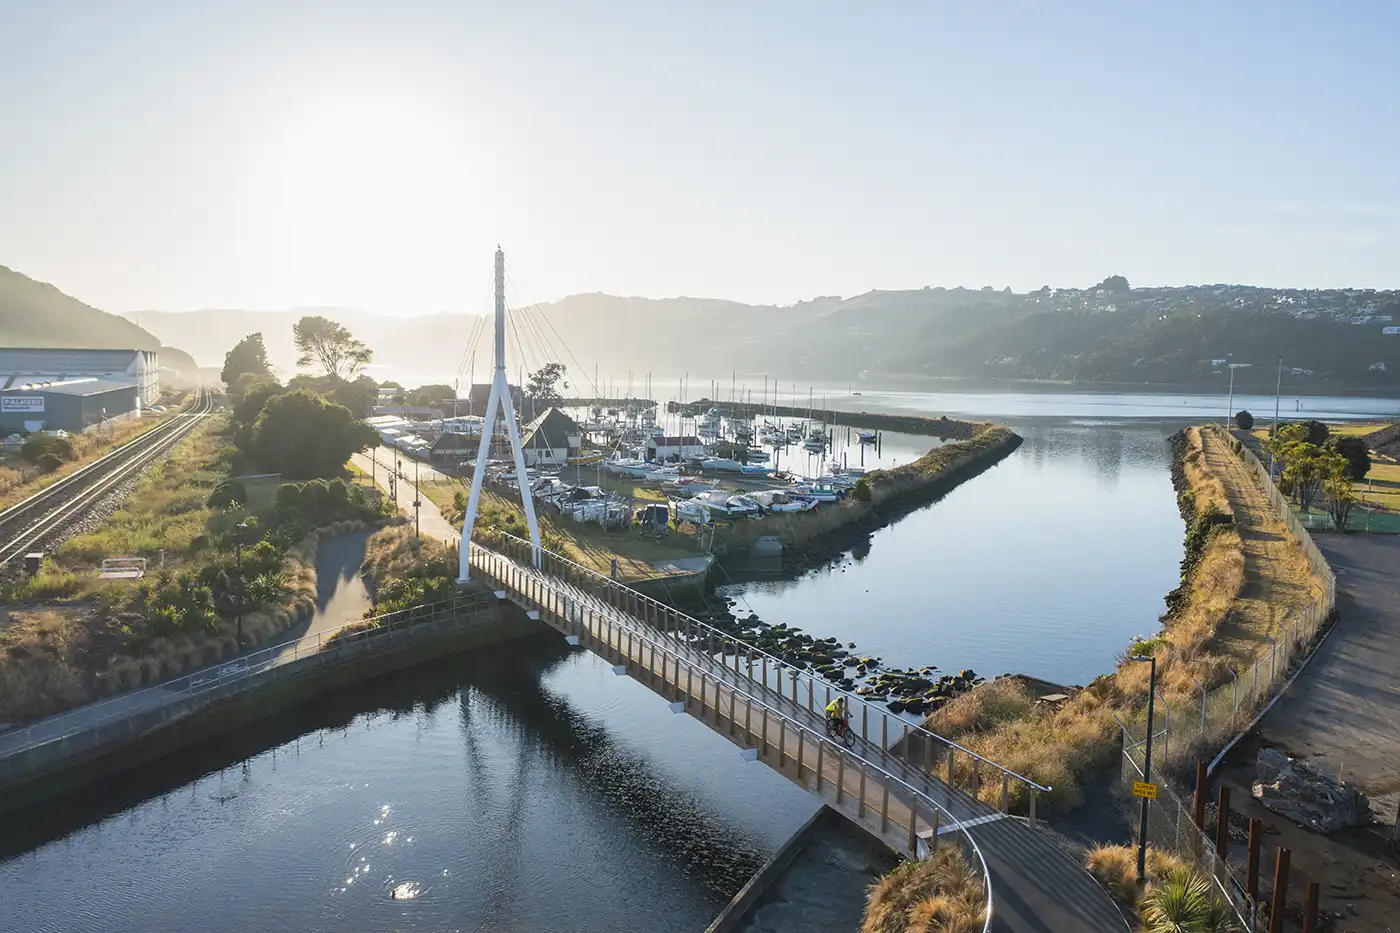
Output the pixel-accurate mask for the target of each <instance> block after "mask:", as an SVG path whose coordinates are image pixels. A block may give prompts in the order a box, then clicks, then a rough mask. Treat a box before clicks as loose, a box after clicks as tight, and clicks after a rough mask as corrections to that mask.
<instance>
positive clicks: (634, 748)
mask: <svg viewBox="0 0 1400 933" xmlns="http://www.w3.org/2000/svg"><path fill="white" fill-rule="evenodd" d="M1221 401H1222V403H1223V400H1221ZM829 404H830V405H831V407H834V408H840V407H846V408H856V409H865V410H872V411H873V410H890V411H919V412H934V413H941V412H945V411H946V412H947V413H948V414H949V415H950V416H956V415H966V416H972V417H983V418H990V419H994V420H998V421H1002V422H1003V423H1006V424H1009V425H1010V426H1011V427H1013V428H1014V429H1015V430H1017V431H1018V433H1020V434H1021V435H1022V436H1023V437H1024V438H1025V444H1024V445H1023V446H1022V447H1021V448H1020V449H1019V450H1017V451H1016V452H1015V453H1014V454H1012V455H1011V456H1010V457H1008V458H1007V459H1006V460H1005V461H1003V462H1002V463H1000V464H999V465H997V466H995V467H993V468H992V469H990V470H988V471H987V472H986V473H984V474H982V475H981V476H979V477H977V478H975V479H974V480H972V481H971V482H969V483H967V484H965V485H963V486H962V487H960V488H958V489H957V490H954V491H953V492H952V493H950V494H949V495H948V496H946V497H945V498H944V499H943V500H942V501H939V502H936V503H934V504H932V505H929V506H926V507H924V508H921V509H918V510H915V511H914V512H912V513H911V514H909V515H906V516H904V517H903V518H902V519H901V520H900V521H898V522H896V523H894V524H892V525H890V526H888V527H886V528H884V529H882V530H880V531H878V532H876V533H875V534H874V535H873V536H872V537H871V539H870V540H869V542H868V543H867V544H864V545H862V546H860V547H858V548H856V549H854V550H853V551H851V552H849V553H847V554H845V555H843V556H842V557H841V558H840V559H839V560H837V561H834V562H832V563H831V564H830V565H828V566H824V567H821V568H817V569H814V570H811V571H809V572H807V573H805V574H803V575H802V576H800V577H799V578H797V579H795V580H794V579H766V580H750V581H745V582H742V583H739V584H735V585H734V589H732V590H731V591H730V592H732V593H733V594H734V595H735V598H736V599H738V600H739V601H740V608H741V609H742V608H743V607H744V606H745V605H748V606H751V607H752V608H753V609H754V610H755V611H757V612H758V613H759V614H760V615H761V616H762V617H763V618H765V619H767V620H769V621H772V622H778V621H787V622H792V623H794V624H797V625H801V626H803V627H805V628H807V629H808V630H810V631H812V632H813V633H814V634H818V635H823V636H825V635H837V636H838V637H840V638H842V639H843V640H855V641H857V642H858V643H859V644H860V645H861V647H862V648H863V649H864V650H865V651H867V652H871V653H875V654H880V655H882V656H883V657H884V658H885V660H886V661H888V662H889V663H892V664H900V665H908V664H919V665H923V664H928V663H933V664H937V665H938V666H939V667H940V668H942V669H944V670H951V671H955V670H958V669H961V668H965V667H971V668H974V669H976V670H977V671H978V672H979V673H982V674H984V675H987V676H990V675H994V674H997V673H1001V672H1003V671H1022V672H1026V673H1031V674H1036V675H1039V676H1042V677H1045V678H1048V679H1051V680H1056V681H1060V682H1066V683H1076V682H1078V683H1082V682H1084V681H1086V680H1088V679H1090V678H1092V677H1093V676H1095V675H1097V674H1098V673H1102V672H1103V671H1105V670H1107V669H1108V668H1109V667H1110V666H1111V665H1112V663H1113V659H1114V656H1115V654H1116V653H1117V652H1118V651H1120V650H1121V649H1122V648H1123V646H1124V645H1125V644H1126V642H1127V640H1128V639H1129V638H1130V637H1131V636H1132V635H1134V634H1137V633H1146V632H1149V631H1151V630H1152V629H1153V628H1154V627H1155V625H1156V619H1157V616H1158V614H1159V613H1160V611H1161V609H1162V605H1163V604H1162V596H1163V595H1164V594H1165V593H1166V592H1167V591H1168V590H1169V589H1171V587H1172V586H1173V585H1175V582H1176V577H1177V562H1178V561H1179V559H1180V553H1181V538H1182V525H1181V521H1180V518H1179V516H1178V515H1177V511H1176V505H1175V501H1174V495H1173V492H1172V488H1171V483H1170V478H1169V476H1168V474H1167V469H1166V466H1167V450H1166V443H1165V442H1166V438H1167V436H1168V435H1169V434H1170V433H1171V432H1172V431H1174V430H1175V429H1176V428H1177V427H1178V426H1179V425H1180V424H1181V423H1184V422H1185V421H1187V420H1199V419H1200V418H1201V417H1202V411H1200V410H1198V409H1197V408H1196V407H1193V404H1192V403H1191V402H1190V401H1187V402H1182V401H1181V397H1176V405H1179V406H1180V408H1181V409H1182V410H1181V411H1179V412H1178V411H1177V408H1176V405H1173V404H1172V402H1170V401H1165V402H1164V401H1163V400H1162V399H1161V398H1159V397H1152V398H1144V397H1137V396H1118V397H1116V401H1110V402H1104V401H1102V400H1094V401H1086V400H1085V399H1084V398H1083V397H1081V396H1075V395H1065V394H1061V395H1056V396H1054V397H1053V398H1051V399H1038V398H1034V397H1021V396H1006V397H1003V399H1002V402H1001V403H998V402H997V401H996V397H995V396H991V395H985V394H984V395H976V396H974V395H973V394H971V393H969V394H965V395H962V396H960V397H959V398H951V397H949V396H946V395H945V396H923V397H919V396H916V395H911V394H909V393H883V394H877V393H874V392H864V393H862V395H861V396H847V397H845V398H843V399H840V400H839V402H837V401H832V400H829ZM1199 404H1200V405H1201V406H1204V405H1205V402H1201V403H1199ZM1212 404H1214V403H1213V402H1212ZM1328 405H1329V406H1330V408H1329V409H1327V410H1330V411H1332V412H1333V415H1332V417H1344V416H1347V415H1352V416H1359V417H1377V416H1382V415H1384V414H1387V413H1394V412H1395V411H1396V406H1395V403H1393V402H1372V401H1371V400H1361V399H1344V400H1330V401H1328ZM999 407H1000V410H998V408H999ZM1237 407H1238V406H1237ZM1322 410H1324V409H1323V408H1322V407H1321V406H1319V408H1317V409H1311V408H1310V411H1309V413H1311V414H1316V413H1318V412H1319V411H1322ZM1221 411H1223V404H1222V405H1221ZM929 443H930V441H929V440H928V439H926V438H918V437H907V436H899V435H894V434H886V435H884V436H883V437H882V440H881V445H880V449H879V451H878V452H877V453H875V454H873V456H874V457H875V459H876V460H878V461H879V462H878V465H888V464H892V463H895V462H901V461H902V460H904V459H909V458H913V457H916V456H919V455H921V454H922V453H923V452H924V451H925V450H927V449H928V445H929ZM844 452H845V454H846V457H847V461H848V462H852V463H853V462H854V461H853V459H852V455H854V456H855V457H859V456H860V450H859V448H858V447H857V448H853V449H847V450H845V451H844ZM866 455H867V456H872V453H871V452H867V454H866ZM870 465H876V464H870ZM815 808H816V803H815V801H814V800H813V799H812V798H810V797H808V796H807V795H806V794H805V793H803V792H802V791H800V790H798V789H797V788H796V787H794V786H792V785H791V784H789V783H788V782H786V781H785V780H784V779H782V778H780V777H778V776H777V775H775V774H773V773H771V772H769V771H768V770H767V769H766V768H764V767H763V766H762V765H759V764H757V763H752V762H745V761H743V760H742V759H741V757H740V756H739V754H738V752H737V750H736V749H735V748H734V747H733V746H732V745H730V744H729V743H728V742H726V741H725V740H723V739H722V738H720V737H718V736H716V735H713V734H711V733H710V732H709V731H708V730H707V729H705V728H704V727H703V726H701V725H700V724H699V723H697V722H695V721H694V720H692V719H690V718H689V717H686V716H683V715H675V714H672V713H671V712H670V710H669V709H668V707H667V705H666V704H665V703H663V702H661V701H660V700H659V699H658V698H657V697H656V696H655V695H654V694H652V693H651V692H650V691H648V690H646V689H645V688H643V687H641V686H640V685H639V684H637V683H635V682H633V681H632V680H631V679H630V678H627V677H619V676H615V675H614V674H613V672H612V669H611V668H610V667H609V666H608V665H607V664H605V663H604V662H602V661H601V660H599V659H597V658H595V657H593V656H592V655H590V654H587V653H584V652H582V651H579V650H577V649H570V648H568V647H567V646H566V645H564V644H563V642H562V640H561V639H559V638H557V637H555V636H553V635H551V634H541V635H539V636H537V637H531V638H528V639H524V640H521V641H518V642H513V643H510V644H506V645H500V646H496V647H493V648H491V649H489V650H483V651H480V652H478V653H475V654H467V655H458V656H455V657H451V658H445V659H442V660H440V661H437V662H434V663H431V664H427V665H422V666H420V667H417V668H415V669H413V670H410V671H406V672H403V673H401V674H398V675H394V676H390V677H384V678H380V679H378V680H375V681H372V682H368V683H365V684H361V685H357V686H356V687H354V688H353V689H350V690H346V691H343V692H341V693H339V694H335V695H332V696H328V697H325V698H322V699H320V700H317V701H315V702H312V703H308V704H306V705H305V706H303V707H301V708H297V709H291V710H287V711H285V712H284V713H282V714H280V715H278V716H275V717H273V718H270V719H267V720H264V721H261V722H259V723H256V724H254V725H252V726H249V727H247V728H244V729H240V730H236V731H234V732H232V733H228V734H226V735H223V736H221V737H219V738H218V739H217V740H214V741H211V742H208V743H206V744H204V745H201V746H198V747H194V748H190V749H187V750H186V751H185V752H183V753H181V754H180V755H178V756H173V757H171V758H168V759H164V760H162V761H158V762H154V763H151V764H149V765H147V766H143V767H141V768H138V769H136V770H134V771H131V772H128V773H126V774H124V775H122V776H121V777H120V778H117V779H113V780H109V781H105V782H102V783H100V784H97V785H94V786H92V787H89V788H87V789H85V790H83V791H82V792H80V793H74V794H70V795H68V796H66V797H63V798H60V799H57V800H54V801H52V802H50V803H48V804H45V805H43V806H38V807H33V808H30V809H29V810H27V811H26V812H24V813H21V814H16V815H12V816H10V817H7V818H6V821H5V832H4V834H3V836H0V897H3V899H4V903H5V905H6V906H5V912H4V920H3V921H0V928H3V929H5V930H11V929H13V930H23V931H53V933H60V931H62V933H69V931H72V933H99V931H151V933H167V931H168V933H184V931H188V930H220V931H224V930H227V931H254V930H256V931H281V930H286V931H298V933H333V931H335V933H338V931H346V933H349V931H409V930H412V931H420V930H421V931H455V930H461V931H476V930H482V931H484V930H493V931H522V933H524V931H546V933H551V931H565V930H568V931H584V933H591V931H598V933H604V931H609V933H612V931H620V933H632V931H636V933H643V931H647V933H650V931H672V930H674V931H691V933H698V931H700V930H703V929H704V927H705V926H706V925H707V924H708V923H709V921H710V920H711V919H713V917H714V915H715V914H716V913H717V912H718V910H719V909H720V908H721V907H722V906H723V904H724V903H725V901H727V899H728V898H729V897H730V896H731V895H732V894H733V893H734V892H735V891H736V890H737V889H738V888H739V887H740V886H741V885H742V884H743V883H744V881H745V880H746V879H747V878H748V877H749V875H750V874H751V873H752V872H753V871H754V870H755V869H756V868H757V867H758V866H759V865H761V864H762V862H763V861H764V860H765V859H766V858H767V857H768V856H769V855H770V854H771V853H772V852H773V851H775V850H776V848H777V847H778V846H780V845H781V844H782V842H783V841H784V840H785V839H786V838H787V837H788V836H789V835H790V834H791V833H792V832H793V831H795V830H796V828H797V827H798V826H800V825H801V824H802V822H803V821H804V820H805V819H806V818H807V817H808V816H809V815H810V814H811V813H812V812H814V810H815Z"/></svg>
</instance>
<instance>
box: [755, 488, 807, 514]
mask: <svg viewBox="0 0 1400 933" xmlns="http://www.w3.org/2000/svg"><path fill="white" fill-rule="evenodd" d="M746 495H747V496H748V497H749V498H750V499H752V500H754V501H755V502H757V503H758V504H759V505H761V506H763V508H764V509H766V510H767V511H769V512H805V511H807V510H808V509H812V508H816V505H817V503H816V500H815V499H794V498H792V496H789V495H788V494H787V491H786V490H783V489H765V490H762V491H760V492H750V493H746Z"/></svg>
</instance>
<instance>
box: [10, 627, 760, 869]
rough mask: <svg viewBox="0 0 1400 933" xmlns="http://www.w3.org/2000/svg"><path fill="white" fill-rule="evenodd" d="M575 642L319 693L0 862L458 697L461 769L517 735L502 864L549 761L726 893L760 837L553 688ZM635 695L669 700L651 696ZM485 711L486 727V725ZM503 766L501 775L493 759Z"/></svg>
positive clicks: (438, 708)
mask: <svg viewBox="0 0 1400 933" xmlns="http://www.w3.org/2000/svg"><path fill="white" fill-rule="evenodd" d="M580 651H581V649H576V648H570V647H568V645H567V644H565V642H564V641H563V640H562V639H561V638H560V637H559V636H557V635H555V634H553V633H542V634H541V635H539V636H532V637H530V638H526V639H521V640H518V641H513V642H507V643H503V644H499V645H495V646H492V647H491V648H489V649H486V650H482V651H477V652H472V653H464V654H459V655H454V656H451V657H447V658H442V659H440V660H436V661H432V662H429V663H426V664H422V665H418V666H416V667H413V668H409V669H407V670H403V671H398V672H395V673H392V674H386V675H383V676H380V677H376V678H374V679H373V680H369V681H365V682H362V683H359V684H355V685H353V686H350V687H346V688H344V689H340V690H337V691H334V692H331V693H327V694H324V695H322V696H321V697H319V698H318V699H317V700H315V701H314V702H310V703H304V704H302V705H299V706H296V707H292V708H288V709H285V710H282V711H280V712H278V713H277V714H275V715H273V716H268V717H266V718H263V719H260V720H258V721H256V722H254V723H250V724H248V725H246V726H242V727H238V728H235V729H232V730H229V731H226V732H224V733H222V734H220V735H218V736H217V737H214V738H211V739H209V740H207V741H203V742H199V743H197V744H193V745H190V746H187V747H185V748H184V749H182V750H181V751H180V752H178V753H176V754H172V755H169V756H166V757H164V758H161V759H158V760H155V761H151V762H147V763H145V764H142V765H138V766H136V767H134V768H131V769H129V770H127V771H124V772H122V773H120V774H117V775H113V776H111V777H108V778H105V779H102V780H100V781H98V782H95V783H93V784H89V785H87V786H86V787H83V788H81V789H78V790H75V791H73V792H71V793H68V794H65V795H62V796H60V797H57V798H53V799H50V800H48V801H46V802H44V803H42V804H39V805H36V806H32V807H29V808H27V809H26V810H24V811H23V812H20V813H16V814H13V815H11V816H10V817H8V818H7V823H8V825H7V827H6V830H7V831H6V832H5V833H4V837H3V840H0V861H3V860H6V859H10V858H13V857H15V856H18V855H21V854H23V853H24V852H27V851H29V850H31V849H34V848H37V847H39V846H42V845H45V844H47V843H49V842H52V841H54V840H59V839H62V838H64V837H66V836H68V835H70V834H72V833H75V832H79V831H81V830H83V829H85V828H87V827H89V826H93V825H96V824H99V823H102V822H103V821H105V820H107V819H109V818H111V817H113V816H116V815H119V814H121V813H123V812H126V811H128V810H131V809H133V808H135V807H138V806H140V805H142V804H144V803H146V802H148V801H151V800H156V799H159V798H161V797H163V796H166V795H168V794H170V793H172V792H175V791H178V790H180V789H182V788H186V787H191V786H192V785H197V784H198V783H199V782H200V781H202V780H203V779H207V778H210V777H212V776H222V775H223V774H224V773H225V772H228V771H229V770H230V769H234V768H238V767H239V766H240V765H241V769H240V770H241V771H242V772H243V773H244V775H245V777H246V776H247V775H248V773H249V772H250V769H251V768H252V767H253V764H254V763H253V762H251V761H250V759H254V758H257V757H258V756H261V755H264V754H265V753H267V752H273V753H274V754H276V751H275V750H279V749H281V748H282V747H283V746H286V745H289V744H295V745H297V746H298V751H299V752H300V753H302V754H305V753H306V752H307V751H314V749H310V748H308V743H307V741H306V740H307V739H308V738H312V739H316V738H317V737H318V736H319V740H320V741H324V739H325V738H326V736H327V734H328V733H329V734H331V735H334V733H335V732H337V731H341V730H348V729H349V727H350V726H351V725H352V724H354V723H355V722H356V720H357V719H358V718H360V717H363V716H367V715H372V714H375V713H385V712H387V713H390V714H391V715H392V720H391V721H397V720H399V719H406V718H421V719H429V718H432V717H434V716H435V715H438V714H440V713H441V712H443V711H446V710H448V709H450V707H449V706H448V704H449V703H454V702H455V704H456V707H457V709H458V711H459V715H460V717H461V736H462V746H463V749H464V752H465V762H464V766H465V767H466V768H467V769H468V770H469V772H470V774H471V776H472V778H473V780H474V782H476V783H479V784H482V785H486V784H488V783H490V781H488V777H489V775H488V765H487V764H486V763H485V761H484V760H483V756H482V754H481V751H480V741H481V737H482V733H485V732H491V733H493V734H497V735H506V736H509V737H510V738H511V739H512V740H514V741H515V743H516V748H517V754H516V761H515V765H514V767H515V770H516V774H515V775H514V780H513V781H512V782H511V783H510V785H509V786H510V788H511V790H510V793H511V794H512V797H511V798H510V799H509V801H508V802H507V803H508V807H507V810H508V812H509V814H510V816H509V819H508V820H507V821H506V822H505V823H504V824H503V827H502V830H501V832H502V838H501V839H499V840H497V841H496V844H495V845H496V851H497V852H498V853H499V855H500V858H501V861H502V863H503V864H502V868H501V870H502V871H503V872H506V873H507V874H508V870H509V869H508V866H507V865H506V864H504V863H506V862H508V861H509V860H510V859H512V858H516V859H518V858H523V857H524V853H522V852H519V851H515V852H514V854H512V850H511V847H512V846H513V845H517V843H516V842H515V841H514V839H513V836H514V834H513V833H512V832H511V827H512V826H514V825H519V823H520V820H521V819H522V818H523V816H524V814H525V813H527V812H528V810H529V807H530V793H531V791H530V787H531V786H532V784H531V782H530V781H529V780H527V777H528V776H529V774H528V772H529V769H531V768H536V767H539V765H540V763H541V762H542V761H543V762H544V763H546V764H547V765H548V766H549V767H550V768H552V769H555V771H557V773H558V775H559V777H558V780H561V781H567V782H569V785H570V787H571V789H574V790H575V791H576V792H577V793H578V794H580V795H581V796H582V797H583V798H584V799H586V800H588V801H591V802H593V803H595V804H596V805H597V807H598V809H600V810H602V811H603V812H606V813H608V814H610V815H611V816H612V817H613V818H614V819H615V820H616V821H617V822H618V823H619V824H625V825H626V826H627V827H628V828H629V829H630V831H631V832H632V833H633V834H635V836H636V837H638V838H640V839H643V840H645V843H646V845H647V846H648V847H649V848H650V849H651V850H652V852H653V853H654V855H655V857H656V858H657V859H658V860H663V861H668V862H672V863H674V864H676V865H677V866H679V868H680V869H681V870H682V871H683V872H684V873H685V874H686V875H687V876H688V877H690V878H692V879H694V880H695V881H697V882H698V883H700V884H702V885H703V886H705V887H706V888H708V889H710V890H712V891H714V892H715V893H716V894H719V895H721V896H723V897H728V896H729V895H731V894H732V893H733V892H734V891H736V890H737V889H738V888H739V887H740V886H741V885H742V884H743V883H744V882H745V881H746V880H747V879H748V878H749V876H751V875H752V874H753V872H754V871H756V870H757V869H758V868H759V867H760V866H761V864H762V863H763V861H764V858H765V855H766V853H765V852H764V848H763V846H762V845H761V844H760V843H759V842H758V841H757V840H756V839H755V838H754V837H753V836H752V834H750V833H748V832H746V831H745V829H744V828H743V827H741V826H739V825H737V824H736V823H734V822H733V820H732V819H728V818H726V817H725V816H722V815H720V814H718V813H716V812H715V811H714V809H713V807H712V806H710V805H708V804H707V803H706V801H704V800H703V799H702V798H700V797H698V796H696V795H695V794H694V793H693V792H692V791H691V790H690V789H689V788H686V787H683V786H681V785H679V784H678V783H677V782H676V780H675V779H674V778H673V777H671V776H670V775H668V774H666V773H665V772H664V771H662V770H661V769H659V768H657V767H656V766H655V765H654V764H653V763H652V761H651V760H650V759H649V758H648V757H647V755H645V754H643V753H642V752H641V751H640V749H639V747H638V746H633V745H629V744H628V743H627V742H625V741H624V740H623V737H622V736H619V735H615V734H614V733H612V732H610V731H609V730H608V729H607V728H606V727H604V726H603V725H601V724H600V723H599V722H597V721H596V720H594V719H593V718H591V717H590V716H588V715H586V714H585V713H583V712H581V711H580V710H579V709H578V708H576V707H575V706H574V705H572V704H571V703H570V701H569V700H568V698H567V697H565V696H563V695H561V694H559V693H557V692H554V691H551V690H549V689H548V688H547V687H546V686H545V684H544V682H543V681H544V678H545V677H547V676H548V675H549V674H550V672H551V671H553V670H555V669H556V668H557V667H559V665H561V664H564V663H566V662H567V661H568V660H569V659H570V657H571V656H572V655H574V654H578V653H580ZM585 663H586V662H585ZM597 663H603V662H601V661H598V662H597ZM640 702H656V703H660V702H661V700H660V699H659V698H655V697H651V696H647V697H642V698H640ZM483 717H484V720H485V723H484V724H485V725H487V726H489V729H482V728H481V725H482V719H483ZM681 721H686V722H688V719H687V717H677V723H678V725H679V723H680V722H681ZM639 744H640V743H639ZM658 753H659V754H666V749H665V747H664V746H660V747H658ZM699 766H700V767H703V762H700V763H699ZM495 768H496V770H497V772H499V762H497V764H496V765H495ZM494 776H495V777H496V778H497V779H499V777H500V775H499V773H496V774H495V775H494ZM493 887H494V888H500V886H493ZM507 887H508V886H507Z"/></svg>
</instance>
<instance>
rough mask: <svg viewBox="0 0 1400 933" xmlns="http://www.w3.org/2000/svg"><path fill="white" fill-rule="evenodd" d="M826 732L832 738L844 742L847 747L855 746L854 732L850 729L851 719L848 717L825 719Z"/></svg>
mask: <svg viewBox="0 0 1400 933" xmlns="http://www.w3.org/2000/svg"><path fill="white" fill-rule="evenodd" d="M826 734H827V735H829V736H831V737H832V738H833V739H839V740H840V741H841V742H843V743H845V746H846V747H847V748H855V747H856V734H855V733H854V732H852V731H851V721H850V720H849V719H830V718H828V719H827V721H826Z"/></svg>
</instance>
